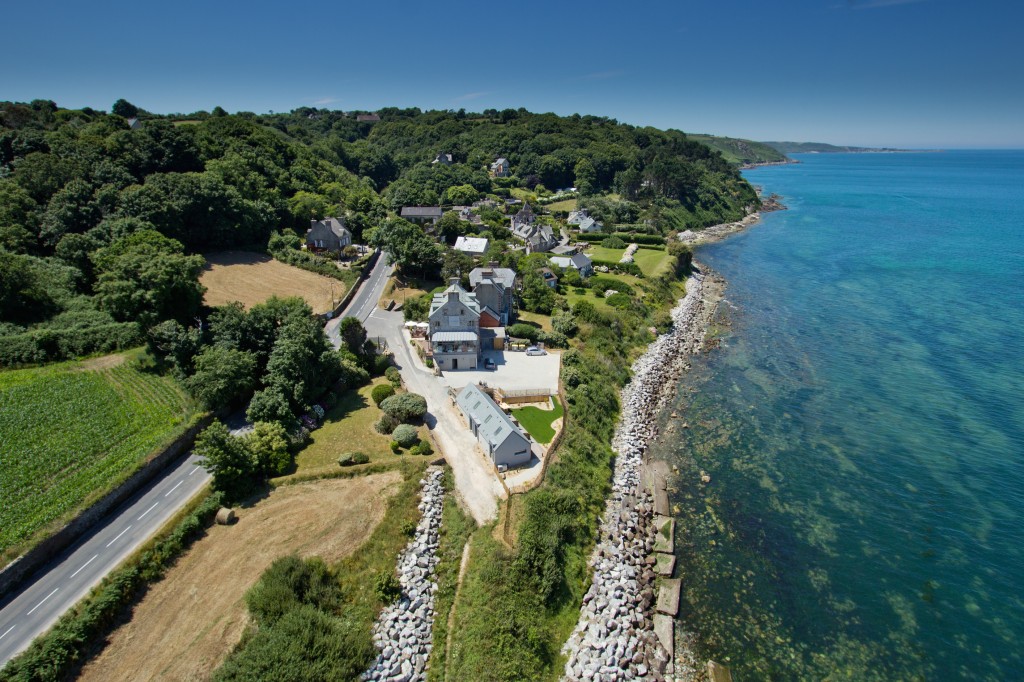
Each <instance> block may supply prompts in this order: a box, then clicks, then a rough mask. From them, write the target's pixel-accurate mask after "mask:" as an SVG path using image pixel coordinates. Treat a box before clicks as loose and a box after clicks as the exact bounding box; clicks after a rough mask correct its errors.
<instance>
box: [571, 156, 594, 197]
mask: <svg viewBox="0 0 1024 682" xmlns="http://www.w3.org/2000/svg"><path fill="white" fill-rule="evenodd" d="M574 171H575V174H576V191H577V192H579V194H580V196H587V195H589V194H593V193H594V190H595V189H597V171H595V170H594V164H592V163H590V160H589V159H580V160H579V161H577V162H576V168H575V169H574Z"/></svg>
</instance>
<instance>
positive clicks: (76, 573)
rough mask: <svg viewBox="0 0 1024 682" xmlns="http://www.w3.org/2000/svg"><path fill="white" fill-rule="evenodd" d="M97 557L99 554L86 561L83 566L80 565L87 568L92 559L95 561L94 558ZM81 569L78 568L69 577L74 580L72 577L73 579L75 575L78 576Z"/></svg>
mask: <svg viewBox="0 0 1024 682" xmlns="http://www.w3.org/2000/svg"><path fill="white" fill-rule="evenodd" d="M98 556H99V554H96V555H95V556H93V558H92V559H89V560H88V561H86V562H85V563H84V564H82V568H85V567H86V566H88V565H89V564H91V563H92V561H93V559H95V558H96V557H98ZM82 568H80V569H78V570H77V571H75V572H74V573H72V574H71V577H72V578H74V577H75V576H76V575H78V574H79V573H81V572H82Z"/></svg>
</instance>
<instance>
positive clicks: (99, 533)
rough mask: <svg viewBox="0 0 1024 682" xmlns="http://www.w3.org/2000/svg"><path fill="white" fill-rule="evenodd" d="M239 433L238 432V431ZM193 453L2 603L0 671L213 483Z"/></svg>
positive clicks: (375, 286) (370, 301)
mask: <svg viewBox="0 0 1024 682" xmlns="http://www.w3.org/2000/svg"><path fill="white" fill-rule="evenodd" d="M393 270H394V268H393V266H391V265H389V264H388V263H387V258H386V257H385V256H384V255H383V254H382V255H381V257H380V258H378V259H377V264H376V265H375V266H374V268H373V270H372V271H371V272H370V276H369V277H367V279H366V281H365V282H364V283H363V284H362V286H361V287H360V289H359V291H358V292H357V293H356V295H355V296H354V297H353V298H352V302H351V303H349V305H348V307H347V308H346V309H345V312H344V313H343V314H342V315H340V316H338V318H336V319H335V320H331V322H330V323H328V325H327V334H328V336H329V337H330V339H331V341H332V343H334V345H335V347H337V346H338V345H339V344H340V339H339V338H338V324H339V323H340V321H341V319H342V318H343V317H349V316H355V317H358V318H359V319H360V321H363V322H365V321H366V318H367V317H369V316H370V313H372V312H373V311H374V309H375V307H376V304H377V301H378V300H379V299H380V297H381V294H382V293H383V291H384V285H385V284H386V283H387V281H388V277H390V276H391V272H392V271H393ZM234 432H235V431H233V433H234ZM197 460H198V458H197V457H196V456H195V455H193V454H191V453H190V454H189V455H188V456H187V457H185V458H184V459H182V460H181V461H180V462H179V463H178V464H176V465H172V466H170V467H168V468H167V469H166V470H165V472H164V473H163V474H162V475H161V477H160V478H158V479H156V480H154V481H153V482H151V483H150V484H149V485H147V486H146V487H144V488H143V489H142V490H141V491H140V492H139V493H137V494H136V495H135V496H134V497H132V498H131V499H129V500H128V501H127V502H125V503H124V504H122V505H121V506H120V507H118V508H116V509H114V510H113V511H112V512H111V513H110V515H109V517H108V518H107V519H106V521H100V522H97V523H96V525H94V526H93V528H92V529H90V530H89V531H88V532H87V533H86V534H85V536H83V537H82V538H81V539H80V540H79V541H78V542H76V543H75V544H74V545H72V546H71V547H69V548H68V549H66V550H65V551H64V552H62V553H61V554H60V555H59V556H58V557H57V558H55V559H54V560H53V561H51V562H50V563H49V564H47V565H46V566H44V567H43V568H42V569H40V570H39V571H37V572H36V574H35V575H34V576H32V577H30V578H28V579H27V580H26V582H25V583H24V584H23V585H22V587H21V588H20V590H17V591H15V592H14V593H12V594H8V595H5V596H4V597H3V598H2V599H0V667H2V666H3V665H4V664H6V663H7V661H9V660H10V659H11V658H13V657H14V656H15V655H16V654H18V653H20V652H21V651H23V650H25V649H26V648H28V646H29V644H31V643H32V640H33V639H35V638H36V637H38V636H39V635H41V634H43V633H44V632H46V631H47V630H48V629H49V628H50V627H52V626H53V624H54V623H56V622H57V619H58V618H60V616H61V615H62V614H63V613H64V612H65V611H67V610H68V609H70V608H71V607H72V606H74V605H75V604H77V603H78V601H79V600H81V599H82V597H84V596H85V595H86V594H88V592H89V590H91V589H92V588H93V587H95V586H96V585H97V584H99V582H100V581H101V580H102V579H103V578H104V577H105V576H106V575H107V574H108V573H110V571H112V570H114V569H115V568H116V567H117V566H118V565H119V564H120V563H121V562H122V561H124V560H125V558H127V557H128V556H129V555H130V554H131V553H132V552H134V551H135V550H136V549H138V547H139V546H141V545H142V544H144V543H145V542H146V541H147V540H149V539H150V538H151V537H152V536H153V534H154V533H156V532H157V530H159V529H160V527H161V526H163V525H164V524H165V523H166V522H167V520H168V519H170V518H171V517H172V516H173V515H174V514H175V513H176V512H177V511H178V510H179V509H181V507H183V506H184V505H185V503H186V502H188V500H189V499H190V498H191V497H192V496H193V495H195V494H196V493H197V492H199V491H200V490H201V489H202V488H203V487H204V486H205V485H206V483H207V481H209V480H210V475H209V474H208V473H207V472H206V470H205V469H203V468H202V467H201V466H199V465H198V463H197Z"/></svg>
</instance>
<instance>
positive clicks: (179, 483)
mask: <svg viewBox="0 0 1024 682" xmlns="http://www.w3.org/2000/svg"><path fill="white" fill-rule="evenodd" d="M184 482H185V481H178V484H177V485H175V486H174V487H173V488H171V489H170V490H168V491H167V493H166V494H165V495H164V497H167V496H168V495H170V494H171V493H173V492H174V491H175V490H177V489H178V486H179V485H181V484H182V483H184Z"/></svg>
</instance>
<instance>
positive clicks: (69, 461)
mask: <svg viewBox="0 0 1024 682" xmlns="http://www.w3.org/2000/svg"><path fill="white" fill-rule="evenodd" d="M193 409H194V408H193V405H192V402H191V400H190V399H189V398H188V397H187V396H186V394H185V393H184V392H183V391H182V390H181V389H180V388H179V387H178V385H177V384H176V383H175V382H174V380H173V379H171V378H169V377H161V376H158V375H155V374H149V373H146V372H142V371H140V370H139V369H137V368H136V367H135V365H134V363H133V362H132V361H131V360H128V361H125V356H123V355H116V356H106V357H104V358H99V359H97V360H89V361H85V362H65V363H61V364H57V365H50V366H47V367H42V368H36V369H21V370H11V371H6V372H0V557H2V558H3V560H2V561H0V563H2V564H6V563H7V561H8V560H10V559H12V558H13V556H11V555H12V554H13V553H15V552H16V551H18V550H19V549H22V548H23V547H24V544H25V543H26V541H29V540H31V539H32V538H33V535H34V534H36V533H37V532H38V531H40V530H41V529H44V528H46V527H47V526H48V525H49V524H51V523H53V522H54V521H56V520H58V519H62V518H65V517H67V516H69V515H70V514H71V513H72V512H74V511H76V510H78V509H80V508H81V507H82V506H83V505H84V504H85V503H86V502H89V501H92V500H94V499H96V498H97V497H99V496H100V495H102V494H103V493H104V492H106V491H108V490H110V489H111V488H112V487H113V486H114V485H116V484H117V483H118V482H120V481H122V480H124V479H125V478H126V477H127V476H129V475H130V474H131V473H132V471H134V470H135V468H136V466H137V465H138V464H140V463H141V462H142V461H144V460H145V459H146V456H147V455H148V454H149V453H150V452H152V451H153V450H154V449H156V448H158V447H159V446H161V445H163V444H164V443H167V442H169V441H170V440H172V439H173V437H174V436H176V435H177V434H178V433H179V432H180V431H181V430H182V429H183V428H184V427H185V425H186V423H187V421H188V420H189V418H190V417H191V416H192V414H193Z"/></svg>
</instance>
